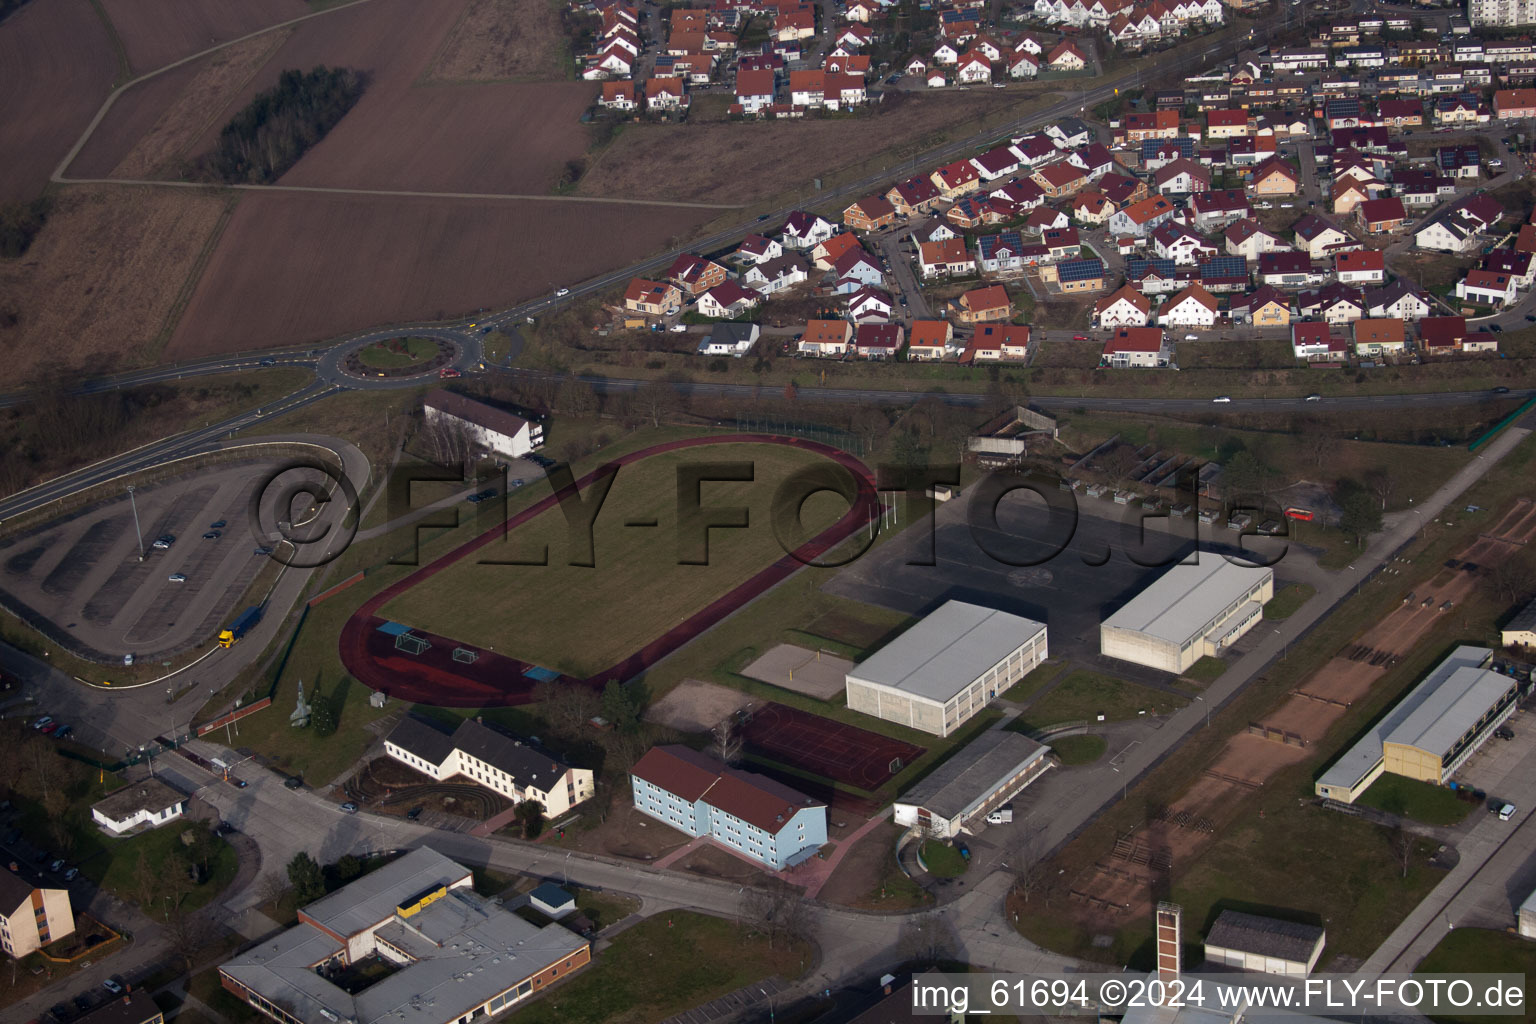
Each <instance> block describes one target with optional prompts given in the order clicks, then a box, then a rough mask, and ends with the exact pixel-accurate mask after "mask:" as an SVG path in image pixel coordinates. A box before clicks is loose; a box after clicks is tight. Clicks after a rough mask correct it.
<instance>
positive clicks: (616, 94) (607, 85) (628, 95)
mask: <svg viewBox="0 0 1536 1024" xmlns="http://www.w3.org/2000/svg"><path fill="white" fill-rule="evenodd" d="M597 102H598V105H599V106H603V107H607V108H608V109H609V110H623V111H626V112H627V111H630V110H634V109H635V107H636V106H637V105H638V104H636V102H635V83H634V82H604V83H603V94H602V96H600V97H598V100H597Z"/></svg>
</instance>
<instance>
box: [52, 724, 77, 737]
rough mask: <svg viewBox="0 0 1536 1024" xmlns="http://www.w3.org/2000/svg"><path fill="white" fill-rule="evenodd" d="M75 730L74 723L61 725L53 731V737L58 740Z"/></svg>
mask: <svg viewBox="0 0 1536 1024" xmlns="http://www.w3.org/2000/svg"><path fill="white" fill-rule="evenodd" d="M74 731H75V727H74V726H72V725H61V726H59V727H58V728H57V729H55V730H54V731H53V738H54V739H56V740H61V739H63V738H64V737H65V736H68V735H69V734H70V733H72V732H74Z"/></svg>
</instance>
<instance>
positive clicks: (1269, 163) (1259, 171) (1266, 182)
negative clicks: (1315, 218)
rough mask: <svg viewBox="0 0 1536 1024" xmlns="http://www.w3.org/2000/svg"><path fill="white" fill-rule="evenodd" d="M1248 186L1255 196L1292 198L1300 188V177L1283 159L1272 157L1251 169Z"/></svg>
mask: <svg viewBox="0 0 1536 1024" xmlns="http://www.w3.org/2000/svg"><path fill="white" fill-rule="evenodd" d="M1250 185H1251V187H1252V188H1253V193H1254V195H1257V196H1261V197H1269V196H1293V195H1295V194H1296V191H1297V189H1299V188H1300V187H1301V175H1300V174H1299V173H1298V172H1297V170H1296V169H1295V168H1294V167H1292V166H1291V165H1290V164H1289V163H1287V162H1286V161H1285V160H1284V159H1283V158H1281V157H1278V156H1273V157H1270V158H1269V159H1268V160H1265V161H1264V162H1263V163H1261V164H1259V165H1258V166H1256V167H1255V168H1254V169H1253V176H1252V178H1251V179H1250Z"/></svg>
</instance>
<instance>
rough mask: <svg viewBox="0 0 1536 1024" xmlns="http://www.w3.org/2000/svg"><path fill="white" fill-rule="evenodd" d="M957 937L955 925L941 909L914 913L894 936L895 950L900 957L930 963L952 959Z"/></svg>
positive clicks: (956, 947) (908, 960)
mask: <svg viewBox="0 0 1536 1024" xmlns="http://www.w3.org/2000/svg"><path fill="white" fill-rule="evenodd" d="M956 938H957V937H956V935H955V929H954V926H953V925H952V924H950V922H949V919H948V918H947V917H945V915H944V914H943V913H941V912H939V911H936V910H930V911H926V912H925V913H921V914H913V915H911V916H910V917H908V918H907V919H906V921H905V923H904V924H903V925H902V928H901V932H900V933H899V934H898V935H897V937H896V953H897V956H898V957H900V958H901V959H902V960H903V961H907V962H916V963H919V964H923V965H932V964H935V963H938V962H939V961H940V960H949V959H953V957H954V955H955V953H956V952H957V951H958V943H957V942H956Z"/></svg>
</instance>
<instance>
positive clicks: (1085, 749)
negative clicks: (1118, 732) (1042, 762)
mask: <svg viewBox="0 0 1536 1024" xmlns="http://www.w3.org/2000/svg"><path fill="white" fill-rule="evenodd" d="M1050 746H1051V749H1052V750H1054V751H1055V752H1056V756H1057V757H1059V758H1061V763H1062V764H1063V765H1065V766H1066V767H1068V768H1076V767H1078V766H1080V765H1085V764H1092V763H1093V762H1095V761H1097V760H1098V759H1099V758H1101V757H1103V756H1104V751H1105V750H1107V749H1109V744H1108V742H1106V741H1105V739H1104V737H1103V736H1095V735H1093V734H1092V733H1085V734H1083V735H1081V736H1058V737H1055V738H1053V739H1052V740H1051V744H1050Z"/></svg>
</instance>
